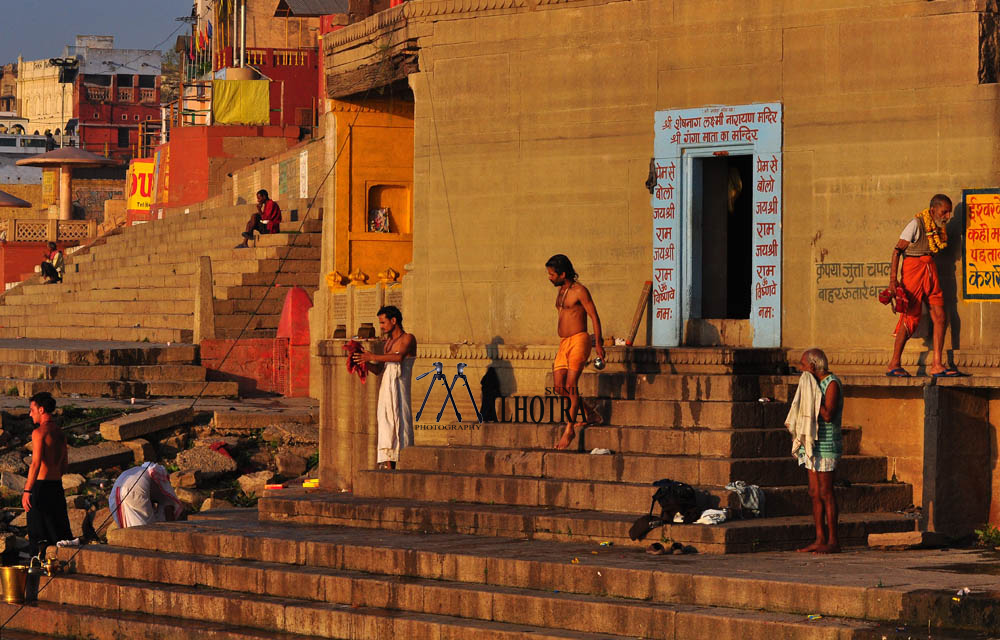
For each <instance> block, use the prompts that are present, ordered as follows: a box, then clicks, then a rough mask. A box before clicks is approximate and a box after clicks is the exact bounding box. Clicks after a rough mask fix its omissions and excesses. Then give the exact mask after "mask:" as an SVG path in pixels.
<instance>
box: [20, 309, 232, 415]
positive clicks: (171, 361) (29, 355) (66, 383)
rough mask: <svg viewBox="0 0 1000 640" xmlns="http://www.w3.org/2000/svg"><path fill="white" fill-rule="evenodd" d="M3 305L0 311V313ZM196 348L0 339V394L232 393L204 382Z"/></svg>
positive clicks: (119, 395) (226, 384)
mask: <svg viewBox="0 0 1000 640" xmlns="http://www.w3.org/2000/svg"><path fill="white" fill-rule="evenodd" d="M2 308H3V307H0V309H2ZM198 361H199V356H198V346H197V345H190V344H172V345H169V346H168V345H166V344H157V343H148V342H131V343H130V342H120V341H115V342H100V341H82V340H42V339H24V340H13V339H0V393H4V394H7V395H17V396H20V397H22V398H23V397H30V396H31V395H33V394H35V393H38V392H40V391H48V392H49V393H51V394H52V395H54V396H62V397H66V396H86V397H116V398H130V397H131V398H152V397H178V396H197V395H202V396H215V397H219V396H233V397H235V396H236V395H238V384H237V383H235V382H207V381H206V379H205V378H206V370H205V367H203V366H201V365H200V364H198Z"/></svg>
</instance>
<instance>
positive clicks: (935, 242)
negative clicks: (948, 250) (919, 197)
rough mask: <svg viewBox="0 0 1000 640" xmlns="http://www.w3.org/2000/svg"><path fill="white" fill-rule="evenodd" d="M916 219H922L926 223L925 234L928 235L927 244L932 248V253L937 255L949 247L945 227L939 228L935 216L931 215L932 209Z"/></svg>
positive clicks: (924, 211)
mask: <svg viewBox="0 0 1000 640" xmlns="http://www.w3.org/2000/svg"><path fill="white" fill-rule="evenodd" d="M915 217H917V218H922V219H923V221H924V233H926V234H927V244H928V246H929V247H930V250H931V253H937V252H938V251H940V250H941V249H944V248H945V247H947V246H948V233H947V232H946V231H945V229H944V227H939V226H938V224H937V222H935V221H934V216H932V215H931V210H930V209H924V210H923V211H921V212H920V213H918V214H917V215H916V216H915Z"/></svg>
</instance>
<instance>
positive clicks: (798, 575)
mask: <svg viewBox="0 0 1000 640" xmlns="http://www.w3.org/2000/svg"><path fill="white" fill-rule="evenodd" d="M108 537H109V543H110V544H111V545H113V546H118V547H127V548H132V549H141V550H146V551H157V552H165V553H179V554H198V555H204V556H212V557H218V558H222V559H224V560H223V561H222V562H219V563H217V564H216V565H215V567H216V568H213V569H212V570H211V571H209V572H208V573H210V574H215V573H217V572H222V570H223V568H224V567H226V566H228V565H229V562H230V561H238V562H247V561H255V562H256V561H264V562H271V563H283V564H289V565H305V566H308V567H311V568H315V569H321V570H322V569H327V570H332V571H343V570H347V571H357V572H362V573H369V574H374V575H378V576H399V577H404V578H409V579H414V578H415V579H432V580H438V581H449V582H458V583H466V584H468V585H483V584H488V585H490V586H494V587H505V588H514V589H532V590H536V591H538V592H541V593H554V592H559V593H563V594H567V593H570V594H581V595H590V594H600V596H601V597H603V598H625V599H629V600H632V601H640V602H641V603H643V604H647V603H652V604H657V603H662V604H677V605H692V606H698V607H730V608H734V609H741V608H742V609H747V610H752V611H759V610H763V611H770V612H782V613H791V614H798V615H799V616H800V617H801V618H804V617H805V616H806V615H809V614H817V615H820V616H824V617H826V616H834V617H848V618H856V619H859V620H861V619H867V620H872V621H885V622H896V621H897V620H904V621H909V620H910V618H912V619H913V620H915V621H917V623H918V624H920V622H921V621H922V622H923V624H924V625H926V620H927V619H928V617H925V616H930V615H933V614H932V613H931V612H934V611H937V612H940V613H944V614H945V615H942V616H938V617H937V618H935V619H936V620H943V621H944V622H948V620H949V617H948V615H947V612H949V611H953V610H954V608H953V607H951V606H950V605H951V596H953V595H954V590H950V591H949V590H947V589H942V590H941V591H940V592H936V593H934V594H928V595H932V597H931V598H928V599H927V600H926V601H925V602H923V603H920V605H921V606H918V607H914V608H912V609H911V608H910V607H911V605H915V604H917V602H916V601H914V600H911V599H910V594H911V592H912V591H914V590H921V589H922V583H921V582H919V581H917V580H916V579H910V580H902V581H901V583H896V584H894V583H892V582H890V583H888V584H886V585H884V586H883V585H880V586H874V585H875V581H876V580H877V579H875V580H873V578H874V576H873V575H871V574H870V573H863V572H862V570H861V569H860V567H866V566H871V563H872V560H871V557H870V556H865V557H866V562H867V563H868V564H860V563H859V564H858V566H856V565H855V564H854V563H853V562H852V560H853V559H854V558H852V557H851V554H844V555H843V556H842V557H840V558H832V559H826V560H817V559H810V558H809V557H804V556H802V555H799V554H785V553H782V554H767V555H766V556H765V558H766V562H764V561H762V560H761V555H759V554H758V555H754V556H752V557H747V558H745V559H744V558H741V557H739V556H728V557H713V556H707V555H696V556H687V557H674V556H667V557H663V558H651V557H650V556H648V555H646V554H644V553H642V552H641V551H638V550H635V549H615V548H614V547H610V548H608V547H599V546H597V545H594V544H587V543H584V544H576V543H555V542H546V541H539V540H524V539H522V540H511V539H509V538H495V537H483V536H468V535H460V534H422V533H418V532H412V531H403V532H394V531H384V530H383V531H380V532H377V533H374V532H372V530H371V529H353V528H348V527H328V526H327V527H315V526H301V525H300V526H295V525H278V524H274V523H267V522H259V521H257V520H256V518H254V519H250V518H243V519H239V518H231V519H228V520H225V519H221V520H213V521H197V522H187V523H159V524H155V525H150V526H147V527H143V528H142V529H141V530H129V529H119V530H114V531H111V532H109V534H108ZM595 552H596V553H595ZM976 557H977V556H976ZM955 561H956V560H954V559H953V555H947V556H945V557H944V559H943V560H942V561H941V562H940V563H939V564H941V563H949V564H950V563H954V562H955ZM888 562H889V563H892V564H893V567H892V568H891V569H890V568H889V567H887V568H886V570H887V571H888V572H891V573H898V572H899V565H900V562H902V563H906V562H907V561H906V560H902V561H895V562H894V561H892V560H889V561H888ZM828 565H829V566H828ZM904 566H911V565H909V564H905V565H904ZM821 570H822V571H827V572H834V575H836V577H837V579H836V580H831V581H829V582H827V581H822V580H819V579H817V571H821ZM944 570H945V571H947V570H948V569H947V568H945V569H944ZM907 571H909V570H907ZM923 573H924V572H919V571H918V572H914V576H918V575H923ZM887 575H888V574H887ZM949 575H950V574H949ZM206 579H207V578H206ZM955 580H956V581H959V584H962V582H961V581H964V580H966V578H963V577H961V576H958V577H956V578H955ZM911 585H912V586H911ZM289 588H291V587H289ZM300 588H305V589H307V590H311V591H312V592H314V593H315V588H312V589H310V587H309V585H308V583H306V585H304V586H303V587H300ZM392 593H393V592H390V593H389V597H392ZM921 593H925V591H921ZM938 606H940V609H938V608H936V607H938ZM776 633H777V635H778V636H779V637H784V636H781V634H780V633H778V632H777V630H776V629H774V628H772V629H771V630H770V635H768V636H766V637H767V638H771V639H773V638H774V637H775V634H776ZM700 637H701V638H706V637H725V638H729V637H733V638H743V637H750V636H745V635H740V633H739V632H738V630H736V631H734V630H728V631H727V632H726V633H722V634H714V633H705V634H703V635H701V636H700Z"/></svg>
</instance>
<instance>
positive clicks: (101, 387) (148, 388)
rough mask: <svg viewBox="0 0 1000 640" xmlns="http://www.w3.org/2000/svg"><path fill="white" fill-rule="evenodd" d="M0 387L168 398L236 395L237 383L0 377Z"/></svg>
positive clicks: (24, 391)
mask: <svg viewBox="0 0 1000 640" xmlns="http://www.w3.org/2000/svg"><path fill="white" fill-rule="evenodd" d="M0 389H3V390H7V391H8V393H9V392H10V390H13V389H16V390H17V395H19V396H21V397H25V398H26V397H29V396H32V395H34V394H36V393H39V392H41V391H48V392H49V393H51V394H52V395H53V396H57V397H68V396H73V395H77V396H85V397H101V398H171V397H182V396H197V395H202V396H210V397H236V396H238V395H239V384H238V383H236V382H207V381H185V380H150V381H146V382H137V381H129V380H25V379H23V378H0Z"/></svg>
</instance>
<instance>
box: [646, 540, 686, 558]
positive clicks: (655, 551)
mask: <svg viewBox="0 0 1000 640" xmlns="http://www.w3.org/2000/svg"><path fill="white" fill-rule="evenodd" d="M646 553H648V554H649V555H651V556H666V555H677V556H679V555H683V554H685V553H695V548H694V547H691V546H687V547H685V546H684V545H682V544H681V543H680V542H675V543H673V544H672V545H670V546H669V547H666V546H664V545H662V544H660V543H659V542H654V543H653V544H651V545H649V546H648V547H646Z"/></svg>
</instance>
